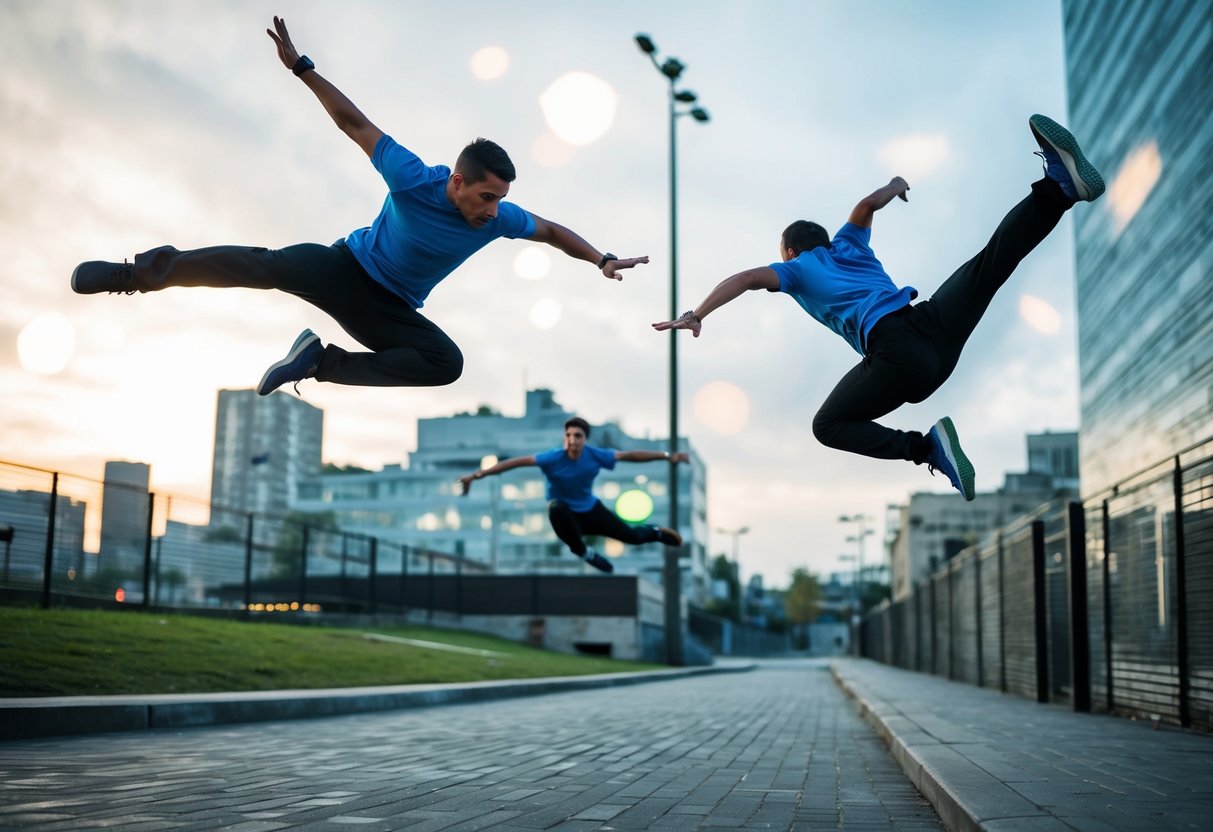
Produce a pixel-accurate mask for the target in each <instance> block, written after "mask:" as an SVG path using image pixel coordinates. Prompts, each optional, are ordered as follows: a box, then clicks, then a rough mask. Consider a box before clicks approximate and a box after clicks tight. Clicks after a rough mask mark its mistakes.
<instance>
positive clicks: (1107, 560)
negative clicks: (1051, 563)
mask: <svg viewBox="0 0 1213 832" xmlns="http://www.w3.org/2000/svg"><path fill="white" fill-rule="evenodd" d="M1109 514H1110V512H1109V511H1108V501H1107V500H1104V501H1103V518H1102V520H1103V655H1104V690H1105V691H1107V695H1106V698H1107V702H1108V711H1109V712H1110V711H1111V710H1112V709H1113V708H1114V707H1115V702H1116V698H1115V697H1114V696H1113V695H1112V564H1111V560H1112V538H1111V535H1110V534H1109V532H1110V531H1111V529H1112V520H1111V518H1110V517H1109Z"/></svg>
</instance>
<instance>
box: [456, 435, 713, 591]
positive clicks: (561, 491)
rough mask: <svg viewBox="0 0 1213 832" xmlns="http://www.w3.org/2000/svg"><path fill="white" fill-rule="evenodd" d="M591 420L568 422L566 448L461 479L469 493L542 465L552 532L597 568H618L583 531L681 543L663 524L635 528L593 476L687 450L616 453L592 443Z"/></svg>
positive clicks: (675, 458) (679, 457)
mask: <svg viewBox="0 0 1213 832" xmlns="http://www.w3.org/2000/svg"><path fill="white" fill-rule="evenodd" d="M589 438H590V423H589V422H587V421H586V420H585V419H582V418H580V417H578V416H574V417H573V418H572V419H569V420H568V421H567V422H565V423H564V447H561V448H553V449H552V450H550V451H544V452H543V453H540V454H535V455H534V456H516V457H514V458H513V459H506V460H503V461H501V462H498V463H497V464H496V465H492V466H490V467H488V468H485V469H483V470H480V471H476V472H474V473H471V474H468V475H467V476H466V477H460V478H459V484H460V486H461V487H462V489H463V493H464V494H465V495H466V494H467V493H468V491H469V490H470V489H471V487H472V483H473V482H475V481H476V480H478V479H481V478H483V477H491V476H493V475H494V474H501V473H503V472H505V471H511V470H513V469H515V468H522V467H523V466H526V465H537V466H539V470H541V471H542V472H543V475H544V477H546V478H547V481H548V500H550V502H549V503H548V519H550V520H551V522H552V530H553V531H554V532H556V536H557V537H558V538H560V539H561V540H562V541H563V542H564V543H565V545H567V546H568V547H569V549H570V550H571V551H572V552H573V554H574V555H576V556H577V557H579V558H581V559H582V560H584V561H585V562H586V563H588V564H589V565H590V566H593V567H594V568H595V569H600V570H602V571H603V572H613V571H614V570H615V567H614V566H612V565H611V562H610V561H609V560H607V559H606V558H605V557H603V556H602V555H601V554H599V553H598V552H595V551H594V550H593V549H591V548H589V547H588V546H586V544H585V540H584V539H583V537H582V536H583V535H602V536H603V537H611V538H614V539H615V540H618V541H621V542H623V543H630V544H633V545H634V544H639V543H662V544H664V545H666V546H681V545H682V535H680V534H678V532H677V531H675V530H674V529H667V528H665V527H663V526H633V525H632V524H630V523H625V522H624V521H623V520H622V519H621V518H620V517H619V515H617V514H615V512H613V511H611V510H610V509H609V508H607V507H606V506H604V505H603V504H602V501H601V500H599V499H598V498H597V497H595V496H594V493H593V491H592V489H593V486H594V478H595V477H597V476H598V472H599V471H601V470H602V469H603V468H606V469H608V470H610V469H612V468H614V467H615V463H616V462H655V461H658V460H668V461H669V462H670V464H671V465H677V464H678V463H680V462H690V461H691V458H690V457H689V456H687V454H685V453H681V452H679V453H676V454H672V455H671V454H670V453H668V452H663V451H612V450H607V449H606V448H596V447H594V446H593V445H587V444H586V440H588V439H589Z"/></svg>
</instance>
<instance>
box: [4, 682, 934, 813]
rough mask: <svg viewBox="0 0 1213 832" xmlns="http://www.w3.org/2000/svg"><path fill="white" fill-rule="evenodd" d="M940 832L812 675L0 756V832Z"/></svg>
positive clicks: (28, 746) (84, 742)
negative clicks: (110, 831)
mask: <svg viewBox="0 0 1213 832" xmlns="http://www.w3.org/2000/svg"><path fill="white" fill-rule="evenodd" d="M101 827H109V828H116V829H121V830H123V832H143V830H159V829H182V830H203V829H224V830H235V832H272V830H279V829H289V830H329V832H333V831H334V830H349V832H356V831H359V830H360V831H361V832H386V831H387V830H396V829H407V830H410V831H411V832H431V831H432V830H482V829H483V830H489V829H492V830H501V831H502V832H506V831H507V830H516V832H522V831H523V830H528V831H531V832H533V830H539V829H559V830H634V829H659V830H696V829H785V830H811V829H813V830H815V829H850V830H878V829H897V830H928V829H930V830H941V829H942V828H943V827H942V826H941V825H940V822H939V819H938V816H937V815H936V814H935V812H934V810H933V809H932V808H931V807H930V805H929V804H927V803H926V801H925V800H924V799H923V798H922V797H921V796H920V795H919V794H918V792H917V791H916V790H915V788H914V787H913V786H912V785H911V784H910V782H909V781H908V780H907V779H906V777H905V775H903V774H902V773H901V771H900V769H899V768H898V767H897V765H896V763H894V762H893V760H892V758H891V757H890V755H889V752H888V750H887V748H886V747H885V745H884V743H883V742H882V741H881V740H880V739H878V738H877V737H876V735H875V733H874V732H873V731H872V729H871V728H870V727H868V725H867V724H865V723H864V722H863V721H862V720H861V719H860V718H859V717H858V715H857V714H856V709H855V706H854V704H853V703H852V702H850V701H849V700H848V699H846V697H845V696H844V695H843V694H842V693H841V691H840V690H839V689H838V688H837V686H836V685H835V684H834V683H833V682H832V680H831V679H830V676H829V674H828V672H827V670H826V668H825V666H824V665H823V664H820V663H814V662H808V661H795V662H780V663H768V664H764V665H762V666H760V667H759V668H758V669H757V670H755V671H753V672H749V673H730V674H721V675H714V676H703V677H698V678H687V679H679V680H674V681H668V682H656V683H653V684H647V685H638V686H634V687H624V688H607V689H603V690H596V691H583V692H575V693H562V694H553V695H547V696H536V697H530V698H524V699H510V700H503V701H496V702H486V703H482V704H469V705H453V706H447V707H433V708H422V709H415V710H407V711H394V712H382V713H375V714H366V715H357V716H346V717H333V718H327V719H314V720H300V721H294V722H271V723H259V724H253V725H241V726H221V727H210V728H194V729H188V730H180V731H142V732H138V733H129V734H108V735H92V736H81V737H71V738H56V739H44V740H28V741H19V742H9V743H3V744H0V828H2V829H25V828H37V829H40V830H47V832H54V831H55V830H78V829H93V828H101Z"/></svg>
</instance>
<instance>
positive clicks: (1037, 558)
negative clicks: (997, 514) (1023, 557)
mask: <svg viewBox="0 0 1213 832" xmlns="http://www.w3.org/2000/svg"><path fill="white" fill-rule="evenodd" d="M1032 596H1033V604H1032V606H1033V616H1032V617H1033V619H1034V620H1035V625H1036V627H1035V630H1036V701H1037V702H1048V701H1049V622H1048V613H1047V610H1048V607H1047V606H1046V605H1047V603H1048V601H1047V598H1046V596H1045V524H1044V521H1042V520H1033V521H1032Z"/></svg>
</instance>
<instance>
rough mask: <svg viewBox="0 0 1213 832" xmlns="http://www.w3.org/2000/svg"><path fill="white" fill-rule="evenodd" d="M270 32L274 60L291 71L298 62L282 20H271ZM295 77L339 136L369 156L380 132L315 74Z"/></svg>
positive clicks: (295, 50)
mask: <svg viewBox="0 0 1213 832" xmlns="http://www.w3.org/2000/svg"><path fill="white" fill-rule="evenodd" d="M274 30H275V31H270V30H269V29H266V30H265V31H266V34H268V35H269V36H270V37H271V38H273V39H274V43H275V45H277V47H278V57H279V58H280V59H281V60H282V63H283V65H284V66H285V67H286V68H287V69H291V70H293V69H294V68H295V65H296V63H297V62H298V61H299V51H298V50H297V49H295V45H294V44H293V43H291V35H290V33H289V32H287V30H286V20H285V19H283V18H280V17H277V16H275V17H274ZM299 77H300V78H301V79H302V80H303V83H305V84H307V85H308V88H309V89H310V90H311V91H312V92H313V93H315V94H316V97H317V98H319V99H320V103H321V104H323V105H324V109H325V110H327V111H328V114H329V115H330V116H332V118H333V121H334V122H336V124H337V126H338V127H340V128H341V132H343V133H345V134H346V135H347V136H349V137H350V138H351V139H353V140H354V141H355V142H356V143H357V145H358V146H359V147H361V148H362V149H363V151H365V153H366V155H367V156H370V155H372V154H373V153H374V152H375V145H376V144H377V143H378V142H379V139H380V137H382V136H383V131H382V130H380V129H379V128H378V127H376V126H375V125H374V124H371V122H370V119H368V118H367V117H366V116H364V115H363V114H362V111H361V110H359V109H358V108H357V107H355V106H354V102H352V101H350V100H349V99H348V98H346V97H345V94H344V93H342V92H341V90H339V89H337V88H336V87H334V86H333V85H332V84H331V83H329V82H328V81H326V80H325V79H324V78H323V77H321V75H320V73H318V72H316V70H314V69H309V70H306V71H304V72H302V73H300V75H299Z"/></svg>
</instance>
